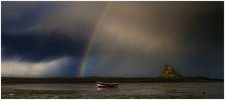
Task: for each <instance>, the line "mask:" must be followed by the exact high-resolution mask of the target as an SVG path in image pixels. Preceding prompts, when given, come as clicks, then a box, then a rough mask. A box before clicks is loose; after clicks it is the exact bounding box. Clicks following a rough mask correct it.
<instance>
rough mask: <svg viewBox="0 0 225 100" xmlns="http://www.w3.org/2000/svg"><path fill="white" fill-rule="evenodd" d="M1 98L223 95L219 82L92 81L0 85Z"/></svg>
mask: <svg viewBox="0 0 225 100" xmlns="http://www.w3.org/2000/svg"><path fill="white" fill-rule="evenodd" d="M2 98H224V84H223V82H176V83H121V84H120V85H119V88H114V89H104V88H96V84H94V83H75V84H17V85H2Z"/></svg>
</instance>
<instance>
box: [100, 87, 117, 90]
mask: <svg viewBox="0 0 225 100" xmlns="http://www.w3.org/2000/svg"><path fill="white" fill-rule="evenodd" d="M97 91H119V88H118V87H116V88H99V87H97Z"/></svg>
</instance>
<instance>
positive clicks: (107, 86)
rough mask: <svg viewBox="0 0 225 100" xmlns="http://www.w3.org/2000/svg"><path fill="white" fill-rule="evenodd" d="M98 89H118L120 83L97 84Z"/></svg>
mask: <svg viewBox="0 0 225 100" xmlns="http://www.w3.org/2000/svg"><path fill="white" fill-rule="evenodd" d="M96 84H97V87H98V88H116V87H118V85H119V83H104V82H97V83H96Z"/></svg>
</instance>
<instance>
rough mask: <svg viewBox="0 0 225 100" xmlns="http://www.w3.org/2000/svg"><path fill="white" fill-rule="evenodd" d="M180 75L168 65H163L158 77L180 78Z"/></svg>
mask: <svg viewBox="0 0 225 100" xmlns="http://www.w3.org/2000/svg"><path fill="white" fill-rule="evenodd" d="M181 77H182V76H181V75H179V74H177V72H176V71H175V69H174V68H173V67H172V66H170V65H165V67H164V69H163V71H162V74H161V75H160V78H167V79H173V78H176V79H177V78H181Z"/></svg>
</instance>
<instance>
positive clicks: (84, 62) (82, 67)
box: [78, 3, 110, 77]
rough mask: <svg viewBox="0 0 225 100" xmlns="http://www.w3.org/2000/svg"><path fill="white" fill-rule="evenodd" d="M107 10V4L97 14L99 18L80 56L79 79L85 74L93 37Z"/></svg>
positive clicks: (108, 5)
mask: <svg viewBox="0 0 225 100" xmlns="http://www.w3.org/2000/svg"><path fill="white" fill-rule="evenodd" d="M109 8H110V4H109V3H107V4H106V5H105V6H104V7H103V9H102V10H101V14H99V17H98V18H97V20H96V22H95V23H96V24H95V27H94V28H93V31H92V32H91V35H90V37H89V39H88V40H89V41H88V42H87V45H86V47H85V51H84V54H83V56H82V60H81V64H80V66H79V72H78V76H79V77H83V76H84V74H85V70H86V67H87V62H88V56H89V54H90V52H91V50H92V47H93V43H94V40H95V37H96V35H97V33H98V32H99V28H100V26H101V25H102V23H103V22H104V20H105V17H106V15H107V13H108V11H109Z"/></svg>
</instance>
